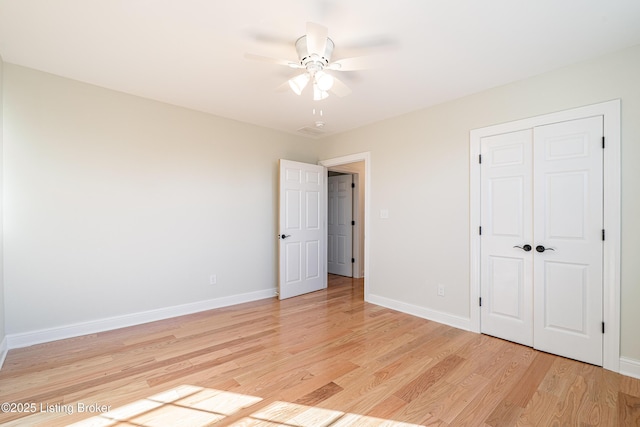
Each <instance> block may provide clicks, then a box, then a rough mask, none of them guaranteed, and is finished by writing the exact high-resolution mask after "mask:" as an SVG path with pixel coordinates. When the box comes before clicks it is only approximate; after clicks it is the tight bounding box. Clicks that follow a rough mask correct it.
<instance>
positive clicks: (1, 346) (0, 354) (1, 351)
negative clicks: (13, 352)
mask: <svg viewBox="0 0 640 427" xmlns="http://www.w3.org/2000/svg"><path fill="white" fill-rule="evenodd" d="M8 351H9V345H8V344H7V337H4V338H3V339H2V342H0V369H2V365H4V359H6V358H7V352H8Z"/></svg>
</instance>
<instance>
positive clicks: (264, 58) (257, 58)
mask: <svg viewBox="0 0 640 427" xmlns="http://www.w3.org/2000/svg"><path fill="white" fill-rule="evenodd" d="M244 57H245V58H246V59H251V60H254V61H262V62H270V63H272V64H278V65H286V66H287V67H291V68H302V66H301V65H300V64H297V63H295V62H291V61H287V60H286V59H278V58H271V57H269V56H262V55H254V54H252V53H245V54H244Z"/></svg>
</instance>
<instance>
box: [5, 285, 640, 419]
mask: <svg viewBox="0 0 640 427" xmlns="http://www.w3.org/2000/svg"><path fill="white" fill-rule="evenodd" d="M362 286H363V285H362V281H361V280H353V279H348V278H342V277H339V276H331V277H330V285H329V289H328V290H326V291H320V292H315V293H312V294H308V295H305V296H301V297H297V298H293V299H290V300H286V301H277V300H276V299H270V300H263V301H257V302H253V303H249V304H243V305H239V306H235V307H228V308H224V309H218V310H212V311H208V312H203V313H198V314H194V315H190V316H185V317H181V318H176V319H170V320H166V321H160V322H155V323H151V324H147V325H142V326H136V327H131V328H126V329H121V330H117V331H111V332H105V333H100V334H95V335H89V336H85V337H81V338H75V339H69V340H64V341H58V342H54V343H49V344H43V345H37V346H33V347H29V348H24V349H16V350H11V351H10V352H9V354H8V356H7V359H6V361H5V364H4V367H3V369H2V371H0V402H13V403H14V405H13V407H11V408H10V409H14V410H18V409H21V410H23V411H35V413H32V414H29V413H22V414H20V413H0V423H3V425H8V426H11V425H20V426H23V425H46V426H55V425H68V424H73V423H78V424H77V425H82V426H87V425H97V426H98V425H99V426H107V425H109V426H111V425H127V426H159V425H170V426H178V425H179V426H187V425H210V424H213V423H216V422H217V423H219V424H218V425H243V426H249V425H264V426H314V427H315V426H321V425H332V426H351V425H363V426H369V425H371V426H377V425H429V426H520V425H522V426H524V425H527V426H529V425H535V426H616V427H618V426H640V380H637V379H631V378H628V377H624V376H621V375H618V374H615V373H612V372H610V371H606V370H603V369H601V368H598V367H595V366H591V365H586V364H584V363H580V362H576V361H572V360H568V359H564V358H561V357H556V356H552V355H549V354H546V353H541V352H538V351H535V350H532V349H530V348H527V347H523V346H520V345H517V344H512V343H509V342H506V341H502V340H499V339H496V338H492V337H489V336H484V335H478V334H474V333H470V332H465V331H461V330H458V329H454V328H451V327H448V326H445V325H441V324H438V323H435V322H430V321H427V320H424V319H420V318H416V317H412V316H409V315H406V314H402V313H398V312H395V311H392V310H389V309H385V308H382V307H378V306H375V305H371V304H367V303H364V302H363V290H362ZM23 403H27V404H35V406H33V405H31V406H30V405H27V406H26V407H25V406H21V405H18V404H23ZM95 404H97V406H90V405H95ZM41 405H43V406H41ZM102 405H104V407H103V406H102ZM4 409H6V407H5V408H4ZM105 410H107V412H104V411H105ZM82 411H84V412H82ZM385 423H386V424H385Z"/></svg>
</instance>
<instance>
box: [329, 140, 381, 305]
mask: <svg viewBox="0 0 640 427" xmlns="http://www.w3.org/2000/svg"><path fill="white" fill-rule="evenodd" d="M356 162H364V233H363V234H364V235H363V236H360V237H361V238H362V239H363V240H364V254H362V255H363V256H364V300H365V301H367V302H368V301H369V276H370V275H369V264H370V263H369V254H370V251H369V243H370V242H369V240H370V239H369V236H371V233H370V227H371V215H370V211H371V209H370V206H371V205H370V204H371V153H370V152H369V151H366V152H363V153H356V154H350V155H347V156H341V157H334V158H330V159H325V160H320V161H319V162H318V164H319V165H321V166H324V167H326V168H327V169H329V168H333V167H335V166H340V165H346V164H349V163H356ZM358 179H362V177H358Z"/></svg>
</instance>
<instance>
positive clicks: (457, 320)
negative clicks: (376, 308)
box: [367, 294, 473, 331]
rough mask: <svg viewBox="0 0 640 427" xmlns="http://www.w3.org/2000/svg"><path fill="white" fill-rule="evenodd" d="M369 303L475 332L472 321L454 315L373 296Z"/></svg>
mask: <svg viewBox="0 0 640 427" xmlns="http://www.w3.org/2000/svg"><path fill="white" fill-rule="evenodd" d="M367 302H370V303H372V304H376V305H381V306H383V307H387V308H390V309H392V310H397V311H401V312H403V313H407V314H411V315H412V316H417V317H422V318H423V319H427V320H432V321H434V322H438V323H443V324H445V325H449V326H453V327H454V328H458V329H464V330H465V331H473V324H472V322H471V319H469V318H465V317H459V316H455V315H452V314H448V313H443V312H441V311H436V310H430V309H428V308H424V307H418V306H417V305H413V304H408V303H406V302H402V301H396V300H393V299H390V298H386V297H381V296H379V295H373V294H369V295H368V298H367Z"/></svg>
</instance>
